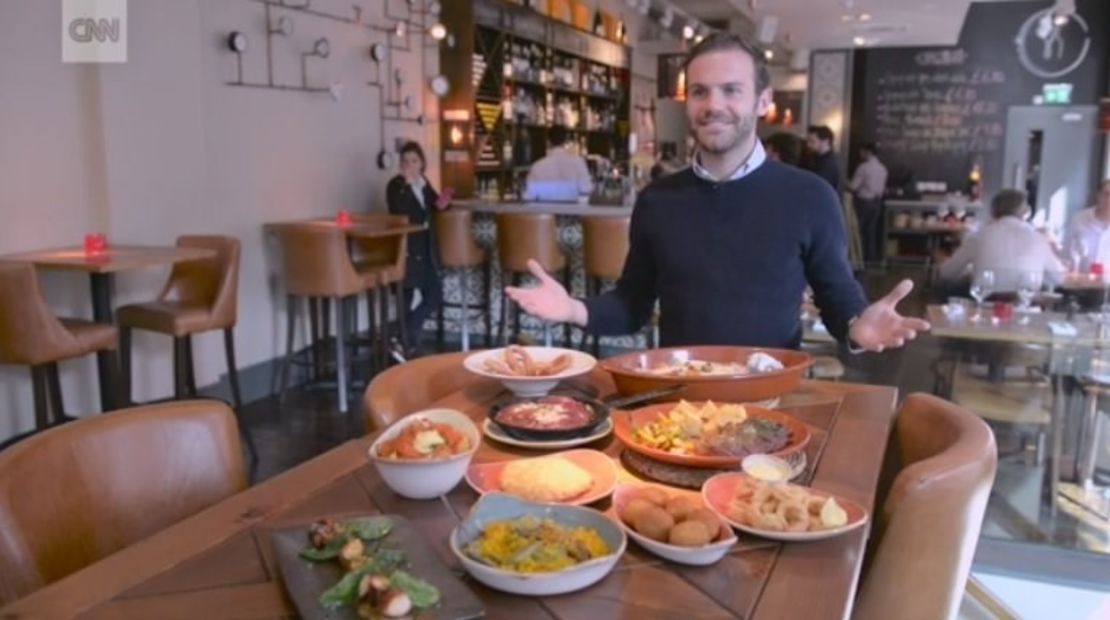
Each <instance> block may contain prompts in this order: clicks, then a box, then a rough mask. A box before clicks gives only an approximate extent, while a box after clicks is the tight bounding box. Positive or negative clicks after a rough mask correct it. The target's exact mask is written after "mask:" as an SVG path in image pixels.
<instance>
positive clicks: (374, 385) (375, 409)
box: [362, 351, 485, 433]
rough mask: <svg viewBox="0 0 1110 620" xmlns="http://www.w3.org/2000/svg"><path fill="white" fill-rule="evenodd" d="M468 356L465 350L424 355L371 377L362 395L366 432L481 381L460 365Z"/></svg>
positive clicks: (387, 424) (386, 424)
mask: <svg viewBox="0 0 1110 620" xmlns="http://www.w3.org/2000/svg"><path fill="white" fill-rule="evenodd" d="M468 355H470V353H469V352H468V351H458V352H454V353H440V354H439V355H428V356H425V357H421V358H417V359H414V360H411V361H408V362H405V363H404V364H400V365H398V366H394V367H392V368H390V369H389V370H386V371H385V372H382V373H379V374H378V375H377V376H375V377H374V379H373V381H371V382H370V385H368V386H366V393H365V394H363V397H362V416H363V421H364V423H365V425H366V432H367V433H371V432H374V431H376V430H380V429H383V428H385V427H387V426H389V425H390V424H393V423H394V422H396V421H397V420H399V419H401V418H403V417H404V416H406V415H408V414H410V413H412V412H414V411H419V410H420V409H423V408H425V407H427V406H428V405H430V404H432V403H434V402H435V401H437V400H439V399H441V398H443V397H445V396H447V395H449V394H451V393H452V392H457V391H459V390H461V389H463V388H464V387H465V386H467V385H469V384H471V383H478V382H480V381H484V380H485V379H483V378H482V377H480V376H478V375H475V374H474V373H472V372H470V371H468V370H467V369H466V368H464V367H463V360H464V359H466V357H467V356H468Z"/></svg>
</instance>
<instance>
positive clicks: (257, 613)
mask: <svg viewBox="0 0 1110 620" xmlns="http://www.w3.org/2000/svg"><path fill="white" fill-rule="evenodd" d="M578 386H579V387H581V388H583V389H588V390H596V391H598V392H599V393H601V394H607V393H609V392H611V390H612V383H611V381H610V380H609V378H608V377H607V376H605V375H604V374H603V373H601V372H600V371H595V372H594V373H593V374H591V375H589V376H588V377H587V378H585V379H583V380H580V381H579V382H578ZM503 394H504V392H503V390H502V388H501V386H500V385H499V384H495V383H481V384H476V385H472V386H471V387H469V388H467V389H466V390H464V391H462V392H457V393H455V394H452V395H451V396H448V397H446V398H444V399H442V400H441V401H439V402H438V403H436V404H435V406H444V407H453V408H457V409H460V410H463V411H466V412H467V413H468V414H470V415H471V416H472V417H473V418H474V419H480V418H481V417H483V416H484V415H485V411H486V409H487V407H488V404H489V403H490V401H491V400H493V399H495V398H497V397H499V396H501V395H503ZM895 397H896V391H895V389H894V388H889V387H877V386H864V385H852V384H840V383H835V384H834V383H821V382H805V383H804V384H803V386H802V387H801V388H800V389H799V390H798V391H797V392H795V393H793V394H790V395H788V396H786V397H784V398H783V403H782V408H784V409H786V410H788V411H789V412H790V413H792V414H793V415H795V416H797V417H798V418H800V419H801V420H803V421H805V422H806V423H807V424H808V425H810V427H811V431H812V433H813V439H812V441H811V442H810V444H809V446H808V448H807V450H806V452H807V456H808V459H809V463H810V468H809V470H808V471H809V472H814V471H815V472H816V473H815V474H812V473H809V474H807V475H812V483H813V485H814V486H816V487H818V488H821V489H825V490H827V491H830V492H833V493H837V494H840V495H842V496H844V497H847V498H849V499H852V500H854V501H856V502H859V503H861V504H863V505H865V506H868V507H871V506H872V505H873V503H874V499H875V492H876V485H877V480H878V476H879V470H880V465H881V461H882V458H883V453H884V448H885V446H886V443H887V437H888V435H889V433H890V430H891V424H892V421H893V417H894V416H893V411H894V405H895ZM370 443H371V438H363V439H356V440H353V441H350V442H348V443H346V444H344V445H342V446H340V447H338V448H336V449H334V450H332V451H330V452H327V453H325V454H323V455H321V456H319V457H317V458H315V459H313V460H311V461H309V462H307V463H305V464H303V465H301V466H299V467H296V468H294V469H292V470H289V471H287V472H285V473H284V474H282V475H280V476H278V477H276V478H273V479H271V480H269V481H267V482H265V483H263V484H261V485H259V486H257V487H254V488H252V489H249V490H247V491H245V492H243V493H240V494H238V495H236V496H234V497H232V498H229V499H228V500H226V501H224V502H222V503H220V504H217V505H215V506H213V507H212V508H210V509H208V510H206V511H204V512H201V513H200V514H197V515H195V516H194V517H192V518H190V519H187V520H185V521H183V522H181V523H179V524H177V525H175V526H173V527H171V528H169V529H167V530H165V531H163V532H160V533H158V534H156V535H154V536H152V537H150V538H149V539H147V540H145V541H143V542H141V543H138V544H136V545H134V546H132V547H129V548H127V549H125V550H123V551H121V552H119V553H116V554H115V555H112V556H110V557H108V558H106V559H104V560H102V561H100V562H98V563H96V564H94V565H92V566H89V567H87V568H85V569H84V570H82V571H79V572H77V573H74V574H73V575H70V576H69V577H67V578H65V579H63V580H61V581H59V582H56V583H54V584H52V585H50V586H48V587H46V588H43V589H42V590H39V591H38V592H35V593H34V594H32V595H30V596H28V597H26V598H24V599H22V600H20V601H16V602H15V603H13V604H11V605H10V606H8V607H7V608H5V609H4V610H2V611H0V617H2V618H24V617H33V616H50V617H79V618H160V619H172V618H206V620H216V619H218V618H230V617H236V618H280V617H288V616H289V615H291V614H293V613H294V611H293V607H292V606H291V602H290V601H289V599H288V597H287V596H286V594H285V592H284V589H283V587H282V583H281V577H280V569H279V567H278V564H277V562H276V559H275V557H274V553H273V550H272V548H271V544H270V538H269V536H270V534H269V532H270V531H271V530H272V529H274V528H276V527H279V526H281V525H283V524H284V525H288V524H290V523H300V522H305V521H306V520H310V519H312V518H314V517H318V516H322V515H327V514H334V513H341V512H353V511H373V510H380V511H382V512H384V513H394V514H401V515H404V516H406V517H407V518H408V519H410V520H411V521H412V522H413V523H414V524H415V525H416V527H417V528H418V529H419V530H420V531H421V532H422V533H423V534H424V536H425V538H426V540H427V541H428V542H429V543H430V544H431V545H432V547H433V548H434V549H435V550H436V552H437V554H438V555H439V556H440V558H441V559H442V560H443V561H444V562H445V563H447V565H448V566H450V567H451V568H452V569H453V570H454V571H456V572H457V573H458V574H460V575H462V569H461V566H460V564H459V563H458V560H457V559H456V558H455V557H454V556H453V555H452V553H451V551H450V549H449V547H448V544H447V540H448V536H449V534H450V532H451V530H452V529H453V528H454V527H455V525H456V524H457V522H458V519H459V515H461V514H464V513H465V511H466V510H467V509H468V508H469V507H470V506H471V505H472V504H473V503H474V501H475V500H476V499H477V495H476V494H475V493H474V492H473V491H472V490H470V489H469V488H468V487H466V485H465V483H461V484H460V485H459V487H457V488H456V489H455V490H454V491H453V492H452V493H451V494H450V495H448V496H446V497H444V498H440V500H430V501H413V500H406V499H402V498H400V497H398V496H397V495H395V494H394V493H393V492H392V491H390V490H389V489H388V488H387V487H386V486H385V485H384V483H383V482H382V481H381V479H380V478H379V477H378V475H377V473H376V472H375V470H374V469H373V467H372V466H369V465H368V464H367V460H366V457H365V453H366V450H367V448H368V446H369V445H370ZM594 447H596V448H597V449H601V450H604V451H605V452H606V453H608V454H610V455H612V456H613V457H617V455H618V454H619V452H620V449H621V448H620V444H619V442H618V441H616V440H615V439H614V438H612V437H610V438H608V439H604V440H599V442H598V445H596V446H594ZM525 454H529V455H533V454H535V453H529V452H527V451H523V450H517V449H510V448H507V447H502V446H500V445H497V444H494V443H489V442H487V441H484V442H483V445H482V446H481V448H480V449H479V451H478V454H477V455H476V457H475V461H476V462H488V461H497V460H504V459H509V458H514V457H515V456H517V455H525ZM622 475H624V476H628V475H630V474H627V472H622ZM598 507H599V508H603V509H604V508H606V507H607V505H600V506H598ZM867 536H868V529H867V528H863V529H859V530H856V531H854V532H852V533H849V534H846V535H843V536H840V537H838V538H834V539H830V540H826V541H821V542H814V543H796V544H786V545H783V544H779V543H775V542H772V541H767V540H763V539H759V538H755V537H751V536H747V535H743V534H741V535H740V543H739V544H738V545H737V547H736V548H735V549H734V550H733V551H732V552H731V553H730V554H729V555H728V556H726V557H725V558H724V559H723V560H721V561H720V562H719V563H717V564H715V565H713V566H708V567H689V566H682V565H677V564H670V563H667V562H665V561H662V560H661V559H659V558H658V557H656V556H653V555H650V554H648V553H647V552H645V551H643V550H642V549H640V548H638V547H637V546H636V545H635V544H633V543H630V544H629V547H628V552H627V553H626V554H625V555H624V556H623V557H622V558H621V560H620V562H619V564H618V565H617V568H616V569H615V570H614V572H613V573H612V574H611V575H609V576H608V577H606V578H605V579H604V580H603V581H601V582H600V583H598V584H596V585H594V586H592V587H590V588H588V589H586V590H583V591H580V592H577V593H572V594H567V595H562V596H557V597H544V598H526V597H518V596H512V595H507V594H502V593H499V592H495V591H492V590H490V589H488V588H485V587H484V586H482V585H481V584H478V583H477V582H475V581H473V580H470V579H469V578H466V577H463V579H464V581H465V582H466V583H467V584H468V586H469V587H471V588H472V589H473V590H474V591H475V592H476V593H477V594H478V595H479V597H480V598H481V599H482V600H483V601H484V603H485V605H486V610H487V611H486V617H487V618H509V619H521V618H530V619H531V618H536V619H538V618H591V619H592V618H618V617H623V618H637V619H638V620H639V619H645V620H646V619H648V618H676V617H680V616H681V617H685V618H744V619H757V620H765V619H766V620H771V619H775V620H778V619H782V618H806V619H807V620H818V619H825V618H827V619H833V618H836V619H841V618H847V617H848V615H849V612H850V609H851V606H852V600H853V598H854V595H855V592H856V582H857V580H858V577H859V573H860V566H861V563H862V559H863V553H864V546H865V543H866V540H867Z"/></svg>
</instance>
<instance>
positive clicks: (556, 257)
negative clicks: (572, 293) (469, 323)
mask: <svg viewBox="0 0 1110 620" xmlns="http://www.w3.org/2000/svg"><path fill="white" fill-rule="evenodd" d="M529 259H535V261H536V262H537V263H539V264H540V266H541V267H543V268H544V270H545V271H547V272H549V273H553V274H560V273H561V274H562V280H563V285H564V286H566V287H567V288H568V290H569V288H570V263H569V262H568V261H567V257H566V255H565V254H564V253H563V250H562V248H561V247H559V231H558V227H557V226H556V223H555V216H554V215H551V214H550V213H499V214H498V215H497V260H498V262H500V263H501V323H500V325H498V327H497V340H498V342H502V343H504V342H506V341H505V324H506V323H507V322H508V305H509V304H508V297H507V296H506V295H505V286H506V285H507V284H509V282H511V283H512V284H513V286H519V285H520V282H521V278H522V276H523V275H524V274H527V273H528V260H529ZM544 331H545V336H546V337H547V338H546V339H550V337H549V334H548V333H546V332H548V328H547V327H546V326H545V329H544ZM519 336H520V308H517V307H515V305H514V307H513V339H514V340H515V339H516V338H518V337H519ZM563 346H568V347H569V346H570V324H569V323H564V324H563Z"/></svg>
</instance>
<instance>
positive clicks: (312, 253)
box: [273, 223, 377, 413]
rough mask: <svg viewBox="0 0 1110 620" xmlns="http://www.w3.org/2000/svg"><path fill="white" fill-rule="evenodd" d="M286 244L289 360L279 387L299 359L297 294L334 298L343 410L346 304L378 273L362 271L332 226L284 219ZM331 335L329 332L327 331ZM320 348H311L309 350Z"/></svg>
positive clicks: (279, 230) (281, 236) (281, 232)
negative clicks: (296, 353)
mask: <svg viewBox="0 0 1110 620" xmlns="http://www.w3.org/2000/svg"><path fill="white" fill-rule="evenodd" d="M273 230H274V232H275V234H276V235H277V239H278V243H279V245H280V246H281V271H282V279H283V281H284V283H285V290H286V294H287V300H288V301H287V305H286V319H287V321H286V344H285V359H284V360H283V361H282V363H281V368H280V370H279V371H278V374H279V377H280V379H279V391H280V392H281V393H282V394H284V393H285V387H286V382H287V380H288V378H289V365H290V364H291V363H294V357H295V356H294V353H293V346H294V337H295V331H296V320H297V314H298V312H297V309H298V306H299V304H298V303H297V301H298V298H305V299H308V300H312V299H324V300H331V301H335V304H334V305H335V326H336V329H335V374H336V397H337V398H338V401H339V411H340V412H342V413H346V411H347V384H348V366H347V362H348V360H347V350H346V349H347V343H346V335H347V331H348V326H347V319H348V314H349V313H348V312H347V310H346V309H345V308H344V303H345V302H346V301H347V300H349V299H350V298H351V297H352V296H355V295H359V294H361V293H362V292H363V291H366V290H367V289H370V288H372V287H373V286H375V284H376V278H377V274H376V273H374V272H368V273H359V272H358V271H356V270H355V265H354V263H352V262H351V256H350V254H349V253H348V250H347V239H346V233H345V232H344V231H343V230H342V229H340V228H338V227H336V226H331V225H315V224H310V223H293V224H281V225H277V226H275V227H274V228H273ZM325 335H326V334H325ZM314 349H315V347H312V348H310V354H311V353H312V352H313V351H314Z"/></svg>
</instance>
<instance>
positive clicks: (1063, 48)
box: [1014, 6, 1091, 78]
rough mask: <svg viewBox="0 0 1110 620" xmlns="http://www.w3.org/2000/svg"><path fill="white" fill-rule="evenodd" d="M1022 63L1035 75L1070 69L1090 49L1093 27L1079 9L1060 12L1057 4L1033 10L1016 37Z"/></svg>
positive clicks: (1064, 72)
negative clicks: (1076, 11)
mask: <svg viewBox="0 0 1110 620" xmlns="http://www.w3.org/2000/svg"><path fill="white" fill-rule="evenodd" d="M1014 44H1015V45H1016V46H1017V52H1018V58H1019V59H1021V64H1022V66H1023V67H1025V68H1026V69H1027V70H1028V71H1029V72H1030V73H1032V74H1033V75H1036V76H1039V77H1043V78H1058V77H1061V76H1064V75H1067V74H1068V73H1071V72H1072V71H1074V70H1075V69H1076V67H1078V66H1079V65H1080V64H1082V63H1083V61H1084V60H1085V59H1086V58H1087V54H1088V53H1090V51H1091V31H1090V29H1089V28H1088V27H1087V21H1086V20H1084V19H1083V16H1082V15H1080V14H1079V13H1074V12H1073V13H1071V14H1069V15H1062V14H1057V12H1056V7H1054V6H1051V7H1048V8H1047V9H1043V10H1040V11H1036V12H1034V13H1033V14H1032V15H1030V16H1029V19H1026V20H1025V22H1024V23H1022V25H1021V28H1019V29H1018V33H1017V36H1016V37H1014Z"/></svg>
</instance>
